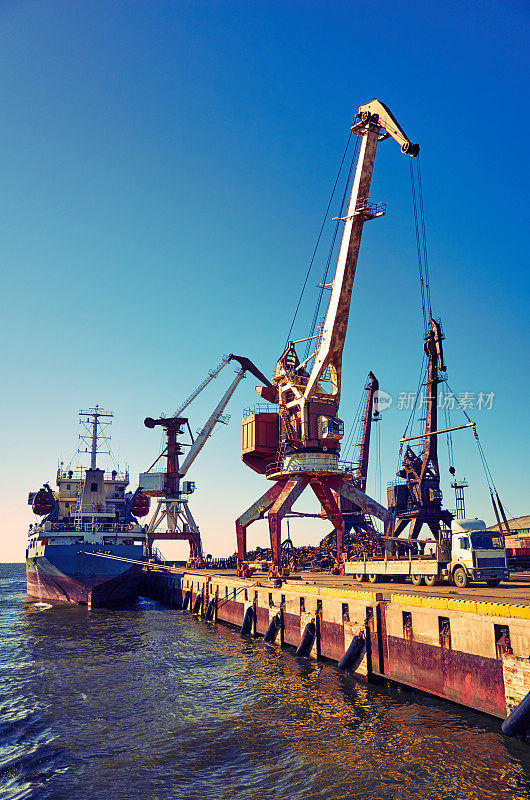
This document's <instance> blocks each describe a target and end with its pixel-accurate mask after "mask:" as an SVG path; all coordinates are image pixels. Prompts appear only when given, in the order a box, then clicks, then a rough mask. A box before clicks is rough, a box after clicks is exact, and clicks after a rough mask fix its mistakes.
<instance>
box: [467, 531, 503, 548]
mask: <svg viewBox="0 0 530 800" xmlns="http://www.w3.org/2000/svg"><path fill="white" fill-rule="evenodd" d="M471 542H472V544H473V548H474V549H475V550H502V549H503V548H504V541H503V539H502V536H493V534H491V533H472V534H471Z"/></svg>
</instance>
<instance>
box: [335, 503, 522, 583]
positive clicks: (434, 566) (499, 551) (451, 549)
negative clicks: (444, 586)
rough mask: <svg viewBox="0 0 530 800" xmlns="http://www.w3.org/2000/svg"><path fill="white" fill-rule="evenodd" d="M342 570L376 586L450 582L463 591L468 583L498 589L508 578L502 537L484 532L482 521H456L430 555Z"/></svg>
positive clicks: (369, 562) (368, 560)
mask: <svg viewBox="0 0 530 800" xmlns="http://www.w3.org/2000/svg"><path fill="white" fill-rule="evenodd" d="M344 571H345V573H346V574H347V575H355V577H356V578H357V579H358V580H360V581H364V580H368V581H369V582H370V583H378V582H380V581H385V580H393V581H396V582H398V583H403V582H405V581H406V580H407V579H408V578H410V580H411V581H412V583H413V584H414V586H422V585H423V584H425V585H427V586H435V585H436V584H439V583H451V584H453V585H454V586H458V587H459V588H461V589H464V588H465V587H466V586H468V584H469V583H470V582H471V581H481V582H485V583H487V585H488V586H498V585H499V584H500V582H501V581H503V580H504V581H506V580H508V579H509V577H510V573H509V570H508V562H507V557H506V548H505V546H504V538H503V536H502V535H501V534H496V533H495V532H491V531H487V530H486V523H485V522H484V521H483V520H481V519H458V520H453V522H452V524H451V534H450V537H449V536H448V537H447V539H446V540H444V541H443V542H442V543H441V544H436V549H435V550H434V551H433V552H432V553H428V554H423V555H421V556H416V555H412V554H409V555H408V556H404V557H403V556H401V557H397V556H392V555H390V554H387V555H385V556H384V557H382V558H376V559H374V558H367V557H365V558H363V559H362V560H360V559H359V560H355V561H346V562H345V564H344Z"/></svg>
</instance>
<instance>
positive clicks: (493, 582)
mask: <svg viewBox="0 0 530 800" xmlns="http://www.w3.org/2000/svg"><path fill="white" fill-rule="evenodd" d="M500 582H501V579H500V578H494V579H493V580H491V581H486V583H487V584H488V586H499V585H500Z"/></svg>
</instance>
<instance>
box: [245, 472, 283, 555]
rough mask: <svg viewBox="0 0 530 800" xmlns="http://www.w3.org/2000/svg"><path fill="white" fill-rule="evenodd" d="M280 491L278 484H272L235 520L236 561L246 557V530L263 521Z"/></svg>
mask: <svg viewBox="0 0 530 800" xmlns="http://www.w3.org/2000/svg"><path fill="white" fill-rule="evenodd" d="M281 490H282V485H281V484H280V483H275V484H273V485H272V486H271V487H270V489H268V490H267V491H266V492H265V494H263V495H261V497H260V498H259V499H258V500H256V502H255V503H253V504H252V505H251V506H250V508H247V510H246V511H244V512H243V514H241V516H240V517H239V519H237V520H236V537H237V560H238V562H240V563H241V562H242V561H244V560H245V558H246V557H247V528H248V526H249V525H251V524H252V523H253V522H256V520H258V519H263V515H264V514H265V513H266V512H267V511H268V510H269V508H270V507H271V506H272V505H273V503H274V501H275V500H276V498H277V497H278V495H279V494H280V492H281Z"/></svg>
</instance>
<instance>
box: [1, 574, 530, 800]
mask: <svg viewBox="0 0 530 800" xmlns="http://www.w3.org/2000/svg"><path fill="white" fill-rule="evenodd" d="M15 578H16V579H17V580H18V584H16V580H15ZM15 578H14V579H13V581H14V582H12V583H9V581H8V580H4V579H2V586H1V589H2V597H3V599H4V600H6V602H5V603H4V604H3V605H2V609H1V610H0V616H1V622H2V625H3V630H5V631H6V634H5V636H4V641H3V647H2V655H1V657H0V658H1V667H2V672H3V678H4V680H3V682H2V689H1V690H0V703H1V711H2V723H1V724H2V727H1V729H0V732H1V734H2V745H1V748H0V752H1V762H0V780H1V781H2V784H3V787H4V791H5V792H6V794H5V796H6V797H7V798H9V800H13V799H14V798H16V799H17V800H19V798H26V797H27V798H30V797H31V798H63V797H64V798H66V797H68V798H69V800H70V799H71V798H73V800H77V798H83V799H84V798H90V800H97V799H98V798H107V797H108V796H109V795H112V796H113V797H116V798H127V800H129V798H132V799H133V800H135V798H145V797H150V798H155V799H156V798H160V799H162V798H164V800H166V798H179V800H188V798H190V800H191V798H195V797H200V798H204V799H205V800H218V799H224V798H226V799H227V800H228V798H230V800H232V798H237V800H273V798H274V800H317V799H318V800H320V799H322V800H323V799H324V798H325V799H326V800H342V799H343V798H344V799H345V798H359V799H361V798H362V800H386V799H387V798H388V799H390V798H392V799H394V798H396V799H397V800H419V799H421V798H429V800H430V799H431V798H432V800H442V799H443V800H448V799H449V798H450V799H451V800H452V799H453V798H454V799H455V800H456V799H458V800H478V798H480V799H481V800H489V799H490V798H491V800H493V798H495V799H496V800H497V798H499V799H500V800H504V798H506V800H508V798H509V799H510V800H523V798H530V778H529V767H530V750H529V748H528V746H527V745H524V744H522V743H520V742H516V741H512V740H507V739H505V738H503V737H502V735H501V733H500V725H499V722H498V720H492V719H489V718H488V717H485V716H483V715H480V714H475V713H473V712H469V711H467V710H465V709H460V708H459V707H457V706H452V705H451V704H449V703H443V702H441V701H440V702H439V701H436V700H433V699H431V698H427V697H424V696H422V695H415V694H414V693H413V692H409V691H404V690H398V689H392V690H387V689H386V688H384V687H377V686H375V687H374V686H366V685H364V684H362V683H359V682H357V681H356V680H355V679H354V678H353V677H351V676H349V675H347V674H344V673H341V672H339V670H338V669H337V668H336V666H335V665H333V664H331V663H329V662H322V663H315V662H314V661H310V660H308V659H301V658H296V657H295V656H294V655H293V654H292V652H290V651H282V650H281V649H280V648H279V647H277V646H274V645H266V644H265V643H264V642H263V640H262V639H256V640H252V639H243V638H241V636H240V635H239V633H238V632H237V631H236V630H234V629H231V628H227V627H224V626H215V627H214V626H213V625H206V624H204V623H203V622H202V621H199V620H197V619H195V618H193V617H192V616H191V615H190V614H186V613H182V612H179V611H172V610H169V609H165V608H162V607H160V606H158V605H157V604H156V603H154V602H152V601H143V600H142V601H140V602H139V603H138V604H136V605H135V606H132V607H129V608H121V609H113V610H110V611H109V610H105V609H97V610H95V611H92V612H89V611H88V610H87V609H86V608H82V607H76V606H72V607H69V606H52V607H43V606H41V607H38V605H37V604H32V603H24V602H23V597H24V591H25V586H24V581H23V579H22V578H23V573H22V574H18V578H17V576H15ZM17 586H18V588H17Z"/></svg>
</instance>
